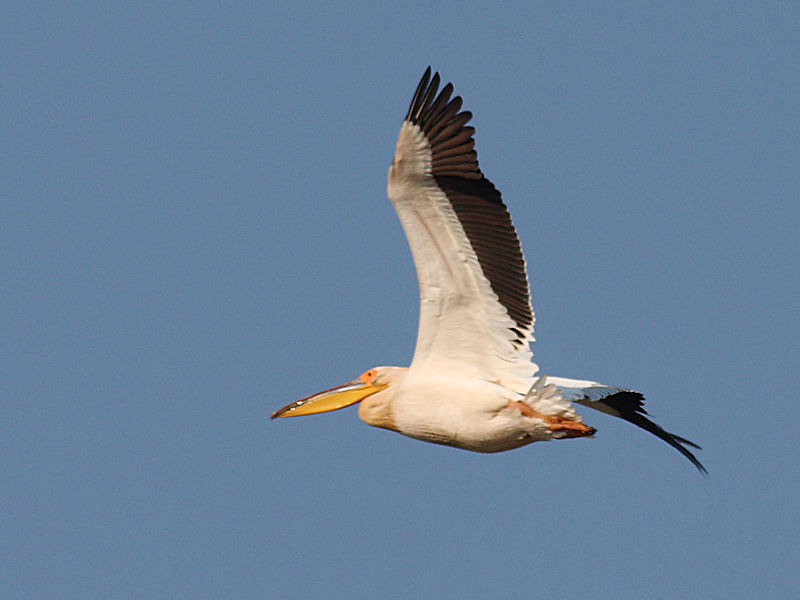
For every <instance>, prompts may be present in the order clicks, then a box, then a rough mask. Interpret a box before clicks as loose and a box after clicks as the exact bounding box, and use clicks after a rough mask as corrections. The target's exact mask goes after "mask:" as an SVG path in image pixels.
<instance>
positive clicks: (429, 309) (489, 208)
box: [389, 67, 537, 393]
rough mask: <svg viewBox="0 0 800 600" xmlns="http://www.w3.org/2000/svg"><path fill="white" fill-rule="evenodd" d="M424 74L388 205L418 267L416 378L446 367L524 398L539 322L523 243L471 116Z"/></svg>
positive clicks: (402, 139) (405, 127)
mask: <svg viewBox="0 0 800 600" xmlns="http://www.w3.org/2000/svg"><path fill="white" fill-rule="evenodd" d="M439 82H440V79H439V74H438V73H436V74H435V75H434V76H433V77H432V78H431V69H430V67H428V69H427V70H426V71H425V74H424V75H423V77H422V80H421V81H420V83H419V86H417V90H416V93H415V94H414V98H413V100H412V101H411V106H410V108H409V110H408V114H407V115H406V118H405V121H404V122H403V125H402V127H401V129H400V136H399V139H398V140H397V150H396V153H395V157H394V161H393V162H392V166H391V168H390V169H389V199H390V200H391V201H392V204H393V205H394V207H395V210H396V211H397V214H398V216H399V217H400V222H401V223H402V225H403V229H404V230H405V233H406V237H407V238H408V242H409V245H410V246H411V252H412V254H413V256H414V262H415V264H416V268H417V276H418V278H419V287H420V299H421V307H420V323H419V332H418V336H417V347H416V351H415V353H414V360H413V362H412V365H411V368H412V369H415V368H416V369H420V368H424V367H430V368H440V367H442V366H445V365H446V367H447V368H448V369H449V370H451V371H456V372H458V371H459V370H460V371H461V372H469V374H470V375H471V376H482V377H485V378H486V379H487V380H488V381H496V382H498V383H502V384H503V385H505V386H507V387H510V388H512V389H518V390H519V391H520V392H522V393H524V392H525V391H527V387H526V386H527V385H529V384H530V378H531V377H532V376H533V375H534V374H535V373H536V370H537V367H536V365H535V364H533V363H532V362H531V358H532V354H531V351H530V346H529V344H530V342H531V341H533V324H534V315H533V310H532V308H531V303H530V290H529V287H528V279H527V276H526V274H525V260H524V258H523V256H522V251H521V249H520V244H519V239H518V238H517V234H516V231H515V230H514V226H513V224H512V222H511V217H510V215H509V214H508V210H507V209H506V207H505V205H504V204H503V201H502V200H501V198H500V192H498V191H497V189H496V188H495V187H494V185H493V184H492V183H491V182H490V181H489V180H488V179H486V177H484V176H483V173H481V170H480V168H478V156H477V153H476V152H475V150H474V146H475V141H474V139H473V137H472V136H473V134H474V133H475V130H474V128H472V127H468V126H467V125H466V123H467V122H468V121H469V120H470V119H471V118H472V114H471V113H469V112H466V111H463V112H460V109H461V98H460V97H458V96H456V97H455V98H452V99H451V98H450V96H451V94H452V93H453V86H452V85H451V84H449V83H448V84H447V85H446V86H444V88H443V89H442V91H441V92H440V93H439V94H438V95H437V90H438V87H439Z"/></svg>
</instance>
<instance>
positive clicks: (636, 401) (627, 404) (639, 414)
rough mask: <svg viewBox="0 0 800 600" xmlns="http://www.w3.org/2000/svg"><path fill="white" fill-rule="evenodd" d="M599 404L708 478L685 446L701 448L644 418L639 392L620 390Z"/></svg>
mask: <svg viewBox="0 0 800 600" xmlns="http://www.w3.org/2000/svg"><path fill="white" fill-rule="evenodd" d="M601 402H602V403H603V404H605V405H607V406H609V407H611V408H613V409H614V410H615V411H617V413H619V416H620V418H622V419H625V420H626V421H628V422H629V423H633V424H634V425H636V426H637V427H640V428H642V429H644V430H645V431H647V432H649V433H652V434H653V435H654V436H656V437H657V438H659V439H661V440H663V441H665V442H666V443H667V444H669V445H670V446H672V447H673V448H675V449H676V450H677V451H678V452H680V453H681V454H683V455H684V456H685V457H686V458H687V459H688V460H689V461H690V462H691V463H692V464H693V465H694V466H695V468H696V469H697V470H698V471H700V473H702V474H703V475H706V476H708V469H706V468H705V467H704V466H703V463H701V462H700V461H699V460H698V459H697V457H696V456H695V455H694V454H693V453H692V451H691V450H689V449H688V448H687V446H689V447H691V448H694V449H696V450H702V448H701V447H700V446H698V445H697V444H695V443H694V442H691V441H689V440H687V439H686V438H683V437H681V436H679V435H675V434H674V433H670V432H669V431H667V430H665V429H664V428H663V427H661V426H660V425H658V424H656V423H654V422H653V421H651V420H650V419H648V418H647V416H646V415H647V411H646V410H645V409H644V395H642V394H641V393H639V392H634V391H633V390H621V391H619V392H617V393H616V394H613V395H611V396H609V397H607V398H603V399H602V400H601Z"/></svg>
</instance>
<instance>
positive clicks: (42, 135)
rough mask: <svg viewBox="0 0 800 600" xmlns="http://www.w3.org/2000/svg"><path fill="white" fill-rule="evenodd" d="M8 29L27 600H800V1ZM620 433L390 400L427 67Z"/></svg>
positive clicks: (543, 308)
mask: <svg viewBox="0 0 800 600" xmlns="http://www.w3.org/2000/svg"><path fill="white" fill-rule="evenodd" d="M79 4H80V5H81V7H77V6H76V5H75V4H74V3H63V4H62V5H61V6H60V7H58V6H57V5H55V4H48V5H47V6H48V8H43V7H30V6H27V4H26V5H17V6H16V7H10V6H9V5H8V4H6V5H4V8H3V9H1V11H0V17H2V18H0V51H1V52H2V58H1V59H0V72H1V74H2V76H1V78H0V106H2V108H1V109H0V144H2V149H1V150H2V161H0V194H1V196H0V289H1V290H2V291H1V292H0V311H1V313H0V314H1V315H2V316H1V317H0V337H1V338H2V345H1V346H0V376H1V377H2V380H1V381H0V447H1V448H2V454H3V458H2V461H0V591H1V592H2V593H1V594H0V595H2V597H4V598H37V599H38V598H224V597H227V598H234V597H235V598H306V597H312V598H313V597H316V598H322V597H330V598H413V597H429V598H434V597H435V598H489V597H493V598H510V597H518V598H528V597H552V598H614V599H620V598H623V599H626V598H631V599H633V598H636V599H640V598H726V599H731V598H741V599H751V598H773V599H777V598H795V597H796V596H795V594H796V593H797V585H796V584H797V577H798V571H799V570H800V557H799V554H800V545H798V539H800V527H799V525H798V523H799V521H800V520H799V519H798V497H800V467H798V458H800V456H798V443H797V428H798V425H799V424H800V408H798V407H800V398H799V397H798V377H797V371H798V361H799V360H800V351H799V350H798V348H799V346H800V343H799V342H798V340H799V339H800V317H799V316H798V312H799V310H798V309H800V302H799V301H798V298H799V297H800V277H798V265H800V252H798V249H799V246H800V243H799V242H798V233H800V209H799V207H798V195H799V194H800V158H799V157H800V67H799V66H798V65H800V8H798V7H797V5H796V4H794V3H780V4H779V3H767V2H765V3H729V2H719V3H714V2H711V3H694V2H687V3H683V2H670V3H657V4H649V3H648V4H645V3H635V4H632V5H630V4H627V3H626V4H621V3H596V4H595V3H591V4H586V3H570V4H567V3H561V2H558V3H535V2H534V3H531V2H525V3H492V7H491V8H475V7H471V6H470V5H469V4H466V3H463V2H445V3H430V2H424V3H416V2H409V3H385V4H383V5H380V3H378V4H379V5H378V6H375V4H374V3H366V2H365V3H357V2H356V3H353V2H336V3H330V5H327V6H322V5H321V4H320V5H318V6H314V7H308V6H304V5H303V4H299V5H290V4H289V3H287V4H286V5H281V6H278V5H269V3H267V5H266V6H263V5H262V6H260V7H259V6H252V5H248V6H246V7H242V6H233V5H227V4H225V5H222V4H220V5H215V6H211V5H207V6H206V7H204V8H198V5H197V4H196V3H171V4H170V5H169V7H168V8H164V7H163V6H161V4H160V3H137V4H135V5H126V6H125V7H120V6H112V5H110V4H108V3H79ZM429 64H430V65H432V66H433V67H434V69H437V70H439V71H440V72H441V74H442V76H443V78H444V80H445V81H452V82H453V83H454V84H455V86H456V93H458V94H460V95H462V96H463V97H464V99H465V108H466V109H468V110H471V111H472V112H473V113H474V114H475V117H474V119H473V123H472V124H473V125H475V126H476V128H477V135H476V140H477V148H478V152H479V158H480V164H481V167H482V169H483V171H484V172H485V173H486V174H487V176H488V177H489V178H490V179H491V180H492V181H493V182H494V183H495V184H496V185H497V187H498V188H499V189H500V190H501V191H502V193H503V197H504V199H505V201H506V203H507V205H508V206H509V209H510V210H511V213H512V215H513V217H514V221H515V224H516V226H517V229H518V231H519V236H520V238H521V241H522V245H523V248H524V250H525V252H526V255H527V260H528V268H529V272H530V276H531V284H532V289H533V299H534V308H535V310H536V314H537V324H536V337H537V343H536V345H535V347H534V352H535V357H536V361H537V363H538V364H539V365H540V366H541V368H542V372H544V373H547V374H550V375H560V376H566V377H578V378H590V379H595V380H598V381H602V382H605V383H609V384H615V385H621V386H628V387H632V388H634V389H637V390H641V391H642V392H643V393H645V395H646V396H647V399H648V404H647V407H648V409H649V410H650V413H651V414H652V415H653V417H654V418H655V419H656V421H658V422H659V423H661V424H663V425H664V426H665V427H666V428H667V429H669V430H671V431H675V432H676V433H678V434H680V435H683V436H686V437H687V438H689V439H691V440H694V441H696V442H698V443H699V444H701V445H702V446H703V447H704V450H703V451H702V452H700V453H699V457H700V459H701V460H702V461H703V462H704V463H705V465H706V466H707V467H708V469H709V472H710V476H709V477H705V478H704V477H703V476H701V475H700V474H698V473H697V471H696V470H695V469H694V467H692V465H691V464H690V463H689V462H688V461H686V460H685V459H684V458H682V457H681V456H680V455H679V454H678V453H677V452H675V451H674V450H672V449H671V448H669V447H668V446H667V445H665V444H664V443H662V442H661V441H659V440H658V439H656V438H655V437H652V436H650V435H648V434H646V433H644V432H642V431H641V430H639V429H637V428H635V427H633V426H631V425H629V424H627V423H624V422H621V421H617V420H615V419H612V418H610V417H607V416H606V415H603V414H600V413H594V412H591V411H587V410H584V411H583V412H584V414H585V418H586V420H587V422H588V423H590V424H591V425H594V426H595V427H597V428H598V434H597V436H596V438H595V439H593V440H585V439H584V440H580V439H579V440H568V441H561V442H551V443H547V444H545V443H542V444H535V445H533V446H528V447H525V448H522V449H519V450H515V451H512V452H508V453H504V454H499V455H490V456H485V455H479V454H472V453H468V452H464V451H460V450H455V449H452V448H445V447H438V446H434V445H430V444H424V443H421V442H418V441H415V440H411V439H407V438H405V437H402V436H399V435H396V434H394V433H391V432H387V431H384V430H379V429H374V428H370V427H368V426H366V425H364V424H363V423H361V422H360V421H359V420H358V418H357V415H356V411H355V410H354V409H352V408H351V409H347V410H343V411H339V412H337V413H329V414H325V415H318V416H315V417H306V418H298V419H284V420H279V421H272V422H271V421H270V420H269V414H270V412H271V411H273V410H275V409H276V408H278V407H280V406H282V405H284V404H286V403H287V402H289V401H291V400H294V399H296V398H299V397H301V396H305V395H307V394H309V393H312V392H315V391H319V390H321V389H324V388H326V387H329V386H331V385H334V384H337V383H341V382H343V381H345V380H348V379H350V378H352V377H354V376H356V375H358V374H359V373H360V372H362V371H364V370H366V369H367V368H369V367H371V366H374V365H382V364H398V365H406V364H408V362H409V361H410V359H411V355H412V352H413V348H414V342H415V337H416V329H417V310H418V307H417V283H416V278H415V272H414V268H413V264H412V261H411V256H410V252H409V250H408V247H407V245H406V241H405V238H404V235H403V232H402V230H401V228H400V225H399V223H398V221H397V218H396V216H395V214H394V212H393V209H392V207H391V205H390V203H389V201H388V200H387V198H386V192H385V187H386V171H387V169H388V166H389V163H390V161H391V158H392V154H393V151H394V144H395V140H396V135H397V132H398V130H399V127H400V124H401V121H402V118H403V116H404V114H405V111H406V109H407V107H408V103H409V101H410V99H411V95H412V93H413V91H414V88H415V86H416V84H417V82H418V80H419V77H420V75H421V74H422V72H423V70H424V69H425V67H426V66H427V65H429Z"/></svg>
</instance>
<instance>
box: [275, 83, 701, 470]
mask: <svg viewBox="0 0 800 600" xmlns="http://www.w3.org/2000/svg"><path fill="white" fill-rule="evenodd" d="M439 82H440V80H439V74H438V73H436V74H435V75H433V77H431V69H430V67H428V69H427V70H426V71H425V74H424V75H423V76H422V80H421V81H420V82H419V85H418V86H417V90H416V92H415V93H414V98H413V99H412V101H411V106H410V108H409V109H408V114H407V115H406V118H405V120H404V121H403V125H402V127H401V128H400V137H399V139H398V140H397V149H396V152H395V156H394V160H393V161H392V165H391V167H390V168H389V199H390V200H391V201H392V204H393V205H394V208H395V210H396V211H397V215H398V216H399V217H400V222H401V223H402V225H403V229H404V230H405V233H406V236H407V238H408V243H409V245H410V246H411V252H412V254H413V256H414V263H415V265H416V268H417V277H418V279H419V290H420V320H419V331H418V334H417V346H416V349H415V351H414V358H413V360H412V361H411V366H410V367H408V368H405V367H373V368H372V369H370V370H368V371H366V372H364V373H362V374H361V375H360V376H359V377H358V378H357V379H354V380H353V381H350V382H348V383H345V384H343V385H340V386H337V387H334V388H331V389H329V390H325V391H324V392H320V393H318V394H314V395H312V396H308V397H306V398H303V399H301V400H297V401H295V402H292V403H291V404H288V405H286V406H284V407H283V408H281V409H279V410H277V411H275V412H274V413H273V414H272V418H276V417H293V416H299V415H310V414H314V413H320V412H326V411H331V410H337V409H339V408H344V407H345V406H349V405H351V404H355V403H356V402H360V403H361V404H360V405H359V408H358V415H359V417H361V419H362V420H363V421H364V422H366V423H368V424H369V425H374V426H376V427H383V428H385V429H391V430H392V431H397V432H399V433H402V434H404V435H407V436H410V437H412V438H416V439H418V440H423V441H426V442H435V443H437V444H446V445H448V446H456V447H458V448H464V449H466V450H473V451H476V452H501V451H503V450H510V449H512V448H517V447H519V446H524V445H526V444H530V443H532V442H538V441H544V440H552V439H563V438H577V437H590V436H592V435H593V434H594V433H595V429H594V428H593V427H589V426H588V425H585V424H584V423H583V419H582V418H581V416H580V415H579V414H578V413H577V412H576V411H575V406H574V405H575V404H580V405H582V406H587V407H589V408H593V409H596V410H599V411H601V412H604V413H607V414H610V415H613V416H615V417H619V418H622V419H625V420H626V421H630V422H631V423H633V424H634V425H637V426H639V427H641V428H642V429H644V430H646V431H649V432H650V433H652V434H654V435H656V436H658V437H659V438H661V439H662V440H664V441H665V442H666V443H668V444H669V445H670V446H672V447H673V448H675V449H677V450H678V451H679V452H680V453H681V454H683V455H684V456H685V457H686V458H688V459H689V460H690V461H691V462H692V464H694V466H695V467H697V468H698V469H699V470H700V471H701V472H703V473H705V472H706V470H705V468H704V467H703V465H702V464H700V462H699V461H698V460H697V458H695V456H694V454H692V452H691V451H690V450H689V449H688V448H687V447H692V448H699V446H697V445H695V444H693V443H692V442H690V441H689V440H686V439H684V438H682V437H679V436H677V435H675V434H672V433H669V432H667V431H665V430H664V429H662V428H661V427H660V426H658V425H656V424H655V423H653V422H652V421H651V420H650V419H648V418H647V416H646V412H645V410H644V407H643V403H644V397H643V396H642V394H640V393H639V392H634V391H632V390H627V389H624V388H618V387H614V386H609V385H603V384H600V383H595V382H593V381H583V380H576V379H565V378H562V377H550V376H547V375H539V376H538V377H537V376H536V373H537V371H538V367H537V365H536V364H535V363H533V362H532V358H533V355H532V353H531V350H530V343H531V342H533V323H534V316H533V309H532V308H531V301H530V290H529V288H528V278H527V275H526V273H525V260H524V258H523V256H522V251H521V249H520V244H519V240H518V238H517V234H516V231H515V230H514V226H513V225H512V223H511V217H510V216H509V214H508V211H507V210H506V207H505V205H504V204H503V202H502V200H501V198H500V192H498V191H497V189H496V188H495V187H494V185H492V183H491V182H490V181H489V180H488V179H486V177H484V176H483V173H481V170H480V169H479V168H478V156H477V154H476V152H475V150H474V146H475V141H474V140H473V137H472V136H473V134H474V133H475V130H474V128H472V127H468V126H467V122H468V121H469V120H470V119H471V118H472V114H471V113H469V112H467V111H461V98H460V97H458V96H456V97H455V98H451V95H452V93H453V86H452V84H449V83H448V84H447V85H446V86H444V88H442V91H441V92H439V93H438V95H437V90H438V88H439Z"/></svg>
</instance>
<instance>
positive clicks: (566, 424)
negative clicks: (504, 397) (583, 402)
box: [508, 400, 597, 438]
mask: <svg viewBox="0 0 800 600" xmlns="http://www.w3.org/2000/svg"><path fill="white" fill-rule="evenodd" d="M508 405H509V406H516V407H517V408H518V409H519V411H520V412H521V413H522V414H523V415H525V416H526V417H531V418H534V419H540V420H542V421H544V422H545V423H547V427H548V429H550V431H564V432H566V434H565V436H564V437H568V438H573V437H586V436H590V435H594V433H595V431H597V430H596V429H595V428H594V427H589V426H588V425H584V424H583V421H569V420H567V419H562V418H560V417H556V416H554V415H543V414H542V413H539V412H536V411H535V410H533V409H532V408H531V407H530V406H528V405H527V404H525V403H524V402H521V401H519V400H512V401H510V402H509V403H508Z"/></svg>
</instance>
